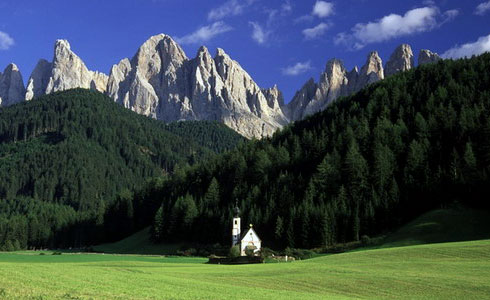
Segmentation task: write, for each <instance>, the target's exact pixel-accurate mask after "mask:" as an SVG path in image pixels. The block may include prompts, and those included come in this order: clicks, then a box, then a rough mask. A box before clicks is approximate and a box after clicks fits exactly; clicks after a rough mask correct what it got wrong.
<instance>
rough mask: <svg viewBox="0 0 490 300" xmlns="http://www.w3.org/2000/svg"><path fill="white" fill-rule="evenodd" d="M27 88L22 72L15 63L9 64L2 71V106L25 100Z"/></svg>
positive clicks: (0, 74)
mask: <svg viewBox="0 0 490 300" xmlns="http://www.w3.org/2000/svg"><path fill="white" fill-rule="evenodd" d="M24 95H25V88H24V81H23V80H22V74H21V73H20V71H19V68H17V66H16V65H15V64H9V65H8V66H7V67H6V68H5V70H4V71H3V73H0V106H8V105H12V104H15V103H18V102H20V101H23V100H24Z"/></svg>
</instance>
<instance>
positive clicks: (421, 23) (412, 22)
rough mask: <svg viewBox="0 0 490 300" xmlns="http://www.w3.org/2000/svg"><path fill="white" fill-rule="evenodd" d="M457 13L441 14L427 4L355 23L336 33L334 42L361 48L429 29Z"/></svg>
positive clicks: (447, 12)
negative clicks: (349, 29) (401, 13)
mask: <svg viewBox="0 0 490 300" xmlns="http://www.w3.org/2000/svg"><path fill="white" fill-rule="evenodd" d="M458 13H459V11H458V10H449V11H446V12H445V13H443V14H441V12H440V11H439V9H438V8H437V7H434V6H430V7H429V6H428V7H422V8H415V9H412V10H409V11H407V12H406V13H405V15H403V16H401V15H397V14H390V15H388V16H385V17H383V18H381V19H379V20H376V21H375V22H369V23H366V24H363V23H359V24H356V25H355V26H354V27H353V28H352V29H351V32H350V33H345V32H344V33H340V34H338V35H337V37H336V38H335V44H337V45H338V44H345V45H347V46H349V47H353V48H355V49H361V48H363V47H364V46H366V45H367V44H371V43H378V42H383V41H387V40H390V39H393V38H397V37H402V36H407V35H411V34H415V33H420V32H426V31H430V30H432V29H434V28H437V27H439V26H441V25H442V24H444V23H446V22H448V21H451V20H452V19H454V18H455V17H456V16H457V15H458Z"/></svg>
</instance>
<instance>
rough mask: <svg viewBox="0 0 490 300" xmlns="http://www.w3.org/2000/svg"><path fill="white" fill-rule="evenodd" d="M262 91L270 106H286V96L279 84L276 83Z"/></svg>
mask: <svg viewBox="0 0 490 300" xmlns="http://www.w3.org/2000/svg"><path fill="white" fill-rule="evenodd" d="M262 93H263V94H264V96H265V98H266V99H267V104H268V105H269V107H270V108H273V109H275V108H276V107H277V106H279V107H282V106H284V96H283V94H282V92H281V91H280V90H279V88H278V87H277V85H274V86H273V87H271V88H268V89H262Z"/></svg>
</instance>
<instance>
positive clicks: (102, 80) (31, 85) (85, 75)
mask: <svg viewBox="0 0 490 300" xmlns="http://www.w3.org/2000/svg"><path fill="white" fill-rule="evenodd" d="M107 82H108V76H107V75H105V74H103V73H100V72H97V71H90V70H88V69H87V67H86V66H85V63H84V62H83V61H82V60H81V59H80V57H78V56H77V55H76V54H75V53H74V52H73V51H72V50H71V46H70V43H69V42H68V41H67V40H57V41H56V43H55V45H54V56H53V62H52V63H50V62H48V61H46V60H44V59H41V60H39V62H38V63H37V65H36V67H35V68H34V71H33V72H32V74H31V76H30V78H29V81H28V83H27V92H26V94H25V99H26V100H31V99H33V98H36V97H39V96H42V95H44V94H49V93H52V92H57V91H64V90H67V89H73V88H85V89H93V90H98V91H100V92H105V90H106V88H107Z"/></svg>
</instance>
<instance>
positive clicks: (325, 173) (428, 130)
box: [134, 54, 490, 248]
mask: <svg viewBox="0 0 490 300" xmlns="http://www.w3.org/2000/svg"><path fill="white" fill-rule="evenodd" d="M489 70H490V54H484V55H482V56H479V57H474V58H471V59H467V60H457V61H452V60H444V61H440V62H438V63H435V64H431V65H423V66H420V67H418V68H416V69H414V70H411V71H408V72H403V73H401V74H397V75H395V76H392V77H390V78H388V79H386V80H384V81H382V82H379V83H376V84H374V85H371V86H369V87H367V88H365V89H364V90H362V91H360V92H359V93H357V94H355V95H353V96H350V97H346V98H342V99H339V100H338V101H336V102H335V103H333V104H331V105H330V106H329V107H328V108H327V109H326V110H325V111H323V112H321V113H318V114H315V115H313V116H311V117H309V118H307V119H306V120H303V121H299V122H296V123H294V124H292V125H290V126H289V127H287V128H285V129H283V130H282V131H280V132H278V133H276V134H275V135H274V136H273V137H272V138H269V139H264V140H260V141H252V142H250V143H246V144H242V145H241V146H240V147H239V148H238V149H236V150H234V151H231V152H228V153H225V154H223V155H221V156H219V157H216V158H214V159H211V160H207V161H205V162H202V163H200V164H197V165H195V166H193V167H189V168H186V169H185V170H184V169H183V170H179V172H177V173H176V174H175V176H173V177H171V178H168V180H164V181H161V182H159V183H158V185H154V186H149V187H148V188H147V189H152V192H151V193H149V192H143V193H142V194H140V195H137V196H136V197H135V198H134V202H135V203H144V201H142V199H143V198H144V199H147V200H148V199H154V201H161V203H162V204H161V206H160V207H159V208H158V210H157V211H156V213H155V218H154V221H153V228H152V232H153V238H154V239H155V240H156V241H164V242H168V241H182V240H188V241H200V242H205V243H210V242H220V243H223V244H228V243H230V240H229V238H230V228H231V218H232V212H233V207H234V205H235V202H236V201H237V202H238V205H239V207H240V209H241V211H242V220H243V221H242V222H243V224H248V223H253V224H254V228H255V229H256V231H257V232H258V233H259V235H260V236H261V238H262V240H263V241H264V244H265V245H267V246H272V247H286V246H290V247H302V248H310V247H316V246H322V245H331V244H335V243H338V242H347V241H355V240H359V239H360V237H362V236H364V235H366V236H373V235H376V234H379V233H383V232H385V231H387V230H390V229H393V228H395V227H396V226H399V225H400V224H402V223H404V222H406V221H407V220H410V219H412V218H413V217H415V216H418V215H419V214H421V213H423V212H425V211H428V210H431V209H433V208H437V207H443V206H446V205H449V204H451V203H454V202H459V203H462V204H464V205H468V206H473V207H480V208H489V207H490V202H489V200H488V199H490V178H489V176H490V72H489ZM141 195H144V196H141ZM136 206H138V205H136ZM136 217H137V218H138V216H137V215H136Z"/></svg>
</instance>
